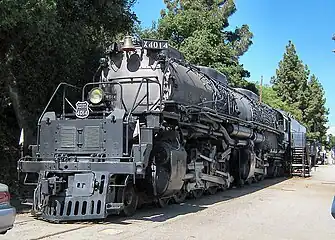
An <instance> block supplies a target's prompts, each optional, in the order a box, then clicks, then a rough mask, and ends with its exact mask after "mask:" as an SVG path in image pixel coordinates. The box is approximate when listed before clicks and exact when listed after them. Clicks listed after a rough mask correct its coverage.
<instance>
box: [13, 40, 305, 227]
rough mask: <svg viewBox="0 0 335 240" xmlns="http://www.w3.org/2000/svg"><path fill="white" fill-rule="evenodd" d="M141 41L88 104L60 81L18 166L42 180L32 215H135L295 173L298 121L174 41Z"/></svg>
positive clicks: (100, 79)
mask: <svg viewBox="0 0 335 240" xmlns="http://www.w3.org/2000/svg"><path fill="white" fill-rule="evenodd" d="M133 40H134V39H132V38H131V37H126V38H125V40H124V41H123V42H119V43H114V44H112V45H111V47H110V48H109V49H108V51H107V52H106V56H105V57H104V58H102V59H101V61H100V66H99V69H98V71H97V72H98V74H97V76H95V77H94V79H93V80H92V82H90V83H87V84H85V85H84V86H82V87H81V88H80V89H81V90H80V94H79V95H80V98H77V99H74V98H75V97H74V96H76V95H74V94H70V95H67V94H66V93H67V92H69V91H70V89H78V86H72V85H69V84H67V83H61V84H60V85H59V86H58V87H57V89H56V90H55V92H54V94H53V96H52V97H51V99H50V101H49V103H48V105H47V106H46V107H45V109H44V111H43V112H42V114H41V117H40V119H39V121H38V137H37V144H36V145H34V146H32V152H31V156H26V157H24V158H22V159H20V160H19V163H18V169H19V171H20V172H23V173H26V174H29V173H38V176H39V177H38V181H37V182H36V188H35V191H34V199H33V206H32V212H33V214H35V215H39V216H41V217H42V218H43V219H45V220H50V221H65V220H77V219H102V218H105V217H107V216H108V215H109V214H124V215H126V216H131V215H133V214H134V213H135V211H136V209H137V208H138V207H139V206H140V205H141V204H143V203H145V202H155V203H156V204H157V205H158V206H160V207H162V206H164V205H165V204H167V203H168V202H169V201H174V202H176V203H180V202H182V201H184V200H185V198H186V197H187V196H190V197H194V198H198V197H200V196H201V195H202V194H204V193H209V194H214V193H216V191H218V190H220V189H221V190H222V189H228V188H230V187H232V186H233V185H237V186H243V185H244V184H251V183H252V182H257V181H261V180H263V179H264V177H276V176H282V175H283V174H285V173H289V172H290V171H291V159H292V143H293V142H292V136H293V135H292V126H291V120H292V119H293V118H292V117H291V116H289V115H288V114H286V113H285V112H283V111H280V110H276V109H273V108H271V107H269V106H268V105H266V104H264V103H261V102H260V101H259V99H258V95H256V94H254V93H252V92H251V91H249V90H246V89H242V88H232V87H230V86H229V85H228V80H227V77H226V76H225V75H224V74H222V73H220V72H218V71H216V70H214V69H212V68H209V67H206V66H195V65H192V64H189V63H188V62H187V61H185V59H184V57H183V55H182V54H181V53H180V52H179V51H177V50H176V49H174V48H172V47H170V46H169V45H168V42H167V41H163V40H152V39H143V40H138V41H133ZM57 96H58V97H57ZM53 100H56V101H58V102H59V106H60V107H59V109H58V108H57V109H56V107H52V106H54V105H51V102H52V101H53ZM297 123H298V122H297ZM298 124H299V123H298ZM298 131H299V134H301V136H302V139H303V137H304V134H305V132H304V131H305V129H303V131H301V130H300V129H298ZM299 136H300V135H299ZM299 146H300V145H299ZM301 146H302V147H304V143H303V142H302V143H301Z"/></svg>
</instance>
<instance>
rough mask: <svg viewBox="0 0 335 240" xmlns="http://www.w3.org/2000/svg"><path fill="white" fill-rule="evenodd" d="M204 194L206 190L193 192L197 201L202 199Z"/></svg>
mask: <svg viewBox="0 0 335 240" xmlns="http://www.w3.org/2000/svg"><path fill="white" fill-rule="evenodd" d="M203 194H204V190H202V189H196V190H192V197H193V198H195V199H197V198H200V197H201V196H202V195H203Z"/></svg>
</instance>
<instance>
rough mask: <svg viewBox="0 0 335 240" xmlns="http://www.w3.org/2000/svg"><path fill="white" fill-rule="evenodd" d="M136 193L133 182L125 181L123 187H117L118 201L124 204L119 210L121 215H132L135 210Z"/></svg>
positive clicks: (136, 202)
mask: <svg viewBox="0 0 335 240" xmlns="http://www.w3.org/2000/svg"><path fill="white" fill-rule="evenodd" d="M138 198H139V197H138V195H137V193H136V191H135V188H134V184H132V183H127V185H126V186H125V187H123V188H119V191H118V202H122V203H123V204H124V208H123V210H122V212H121V214H122V215H123V216H127V217H129V216H133V215H134V214H135V212H136V208H137V204H138Z"/></svg>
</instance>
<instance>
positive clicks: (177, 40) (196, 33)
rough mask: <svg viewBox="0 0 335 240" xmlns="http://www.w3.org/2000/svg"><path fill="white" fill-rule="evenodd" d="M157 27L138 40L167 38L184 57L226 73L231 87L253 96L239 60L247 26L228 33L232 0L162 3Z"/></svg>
mask: <svg viewBox="0 0 335 240" xmlns="http://www.w3.org/2000/svg"><path fill="white" fill-rule="evenodd" d="M164 2H165V4H166V9H164V10H162V12H161V18H160V19H159V21H158V24H157V26H156V25H153V27H152V28H150V29H144V30H142V31H140V36H141V37H151V38H161V39H167V40H168V41H169V44H170V45H172V46H173V47H175V48H177V49H178V50H180V51H181V52H182V53H183V54H184V55H185V58H186V59H187V60H188V61H189V62H191V63H192V64H196V65H204V66H209V67H213V68H215V69H217V70H218V71H220V72H222V73H224V74H226V76H227V78H228V80H229V82H230V84H231V85H232V86H239V87H245V88H248V89H250V90H252V91H254V92H256V93H257V88H256V87H255V85H254V84H253V83H250V82H248V81H246V80H245V78H248V77H250V73H249V72H248V71H247V70H245V69H244V67H243V65H242V64H240V63H239V57H240V56H242V55H243V54H244V53H245V52H247V50H248V48H249V46H250V45H251V44H252V40H251V39H252V37H253V34H252V33H251V32H250V30H249V27H248V25H242V26H241V27H240V28H236V29H235V30H234V31H229V30H227V28H228V27H229V21H228V19H229V17H230V16H232V15H233V14H234V13H235V11H236V6H235V4H234V1H233V0H226V1H222V0H210V1H208V0H184V1H181V0H165V1H164Z"/></svg>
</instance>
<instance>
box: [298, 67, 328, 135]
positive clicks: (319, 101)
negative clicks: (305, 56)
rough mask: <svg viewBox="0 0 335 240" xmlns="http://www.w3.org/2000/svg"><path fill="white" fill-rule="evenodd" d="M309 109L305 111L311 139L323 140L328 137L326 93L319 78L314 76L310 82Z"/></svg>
mask: <svg viewBox="0 0 335 240" xmlns="http://www.w3.org/2000/svg"><path fill="white" fill-rule="evenodd" d="M307 103H308V104H307V107H306V108H305V110H304V115H305V118H304V119H305V123H306V125H307V127H308V129H309V132H310V137H312V138H315V139H321V138H322V137H324V136H326V133H327V127H326V124H327V122H328V118H327V115H328V114H329V110H328V109H326V107H325V104H326V98H325V92H324V90H323V87H322V85H321V84H320V82H319V81H318V78H317V77H316V76H315V75H314V74H313V75H312V76H311V77H310V80H309V82H308V96H307Z"/></svg>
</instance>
